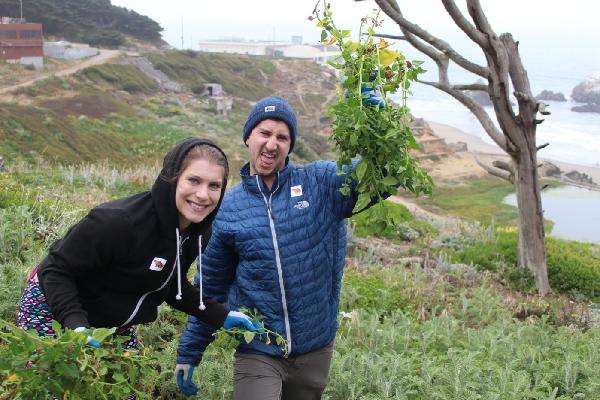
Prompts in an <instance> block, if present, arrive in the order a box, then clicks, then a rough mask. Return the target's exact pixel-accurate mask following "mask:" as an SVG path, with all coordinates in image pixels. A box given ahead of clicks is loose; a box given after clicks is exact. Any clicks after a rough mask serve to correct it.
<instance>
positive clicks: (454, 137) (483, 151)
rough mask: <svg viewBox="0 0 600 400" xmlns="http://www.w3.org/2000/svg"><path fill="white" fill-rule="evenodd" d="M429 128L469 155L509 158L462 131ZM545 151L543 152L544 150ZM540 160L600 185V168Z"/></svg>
mask: <svg viewBox="0 0 600 400" xmlns="http://www.w3.org/2000/svg"><path fill="white" fill-rule="evenodd" d="M428 124H429V126H430V127H431V129H433V131H434V133H435V135H436V136H439V137H440V138H443V139H444V140H445V141H446V143H448V144H450V143H457V142H464V143H466V144H467V150H468V152H469V153H472V154H474V155H475V156H480V158H482V159H489V158H498V157H508V156H507V155H506V154H505V153H504V152H503V151H502V150H501V149H500V148H499V147H498V146H496V145H495V144H489V143H487V142H484V141H483V140H482V139H481V138H479V137H477V136H474V135H471V134H469V133H466V132H463V131H461V130H460V129H457V128H454V127H452V126H449V125H444V124H440V123H437V122H429V121H428ZM542 151H543V150H542ZM540 160H545V161H549V162H551V163H553V164H554V165H556V166H557V167H559V168H560V169H561V170H562V171H563V172H570V171H573V170H575V171H578V172H582V173H585V174H587V175H588V176H589V177H591V178H592V180H593V181H594V183H596V184H600V167H593V166H588V165H578V164H575V163H566V162H562V161H556V160H551V159H546V158H544V157H541V158H540Z"/></svg>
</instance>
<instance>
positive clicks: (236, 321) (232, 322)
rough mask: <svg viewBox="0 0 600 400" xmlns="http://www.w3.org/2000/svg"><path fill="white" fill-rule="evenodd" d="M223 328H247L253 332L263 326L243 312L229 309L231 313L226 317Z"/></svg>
mask: <svg viewBox="0 0 600 400" xmlns="http://www.w3.org/2000/svg"><path fill="white" fill-rule="evenodd" d="M223 328H225V329H232V328H246V329H247V330H249V331H251V332H257V331H260V329H261V326H260V324H257V323H253V322H252V320H251V319H250V317H248V316H247V315H246V314H244V313H242V312H239V311H229V314H227V318H225V322H224V323H223Z"/></svg>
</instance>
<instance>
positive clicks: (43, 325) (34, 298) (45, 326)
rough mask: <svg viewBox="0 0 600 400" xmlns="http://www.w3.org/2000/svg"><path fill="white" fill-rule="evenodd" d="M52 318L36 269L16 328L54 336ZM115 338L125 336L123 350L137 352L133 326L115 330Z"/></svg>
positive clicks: (30, 276) (28, 286)
mask: <svg viewBox="0 0 600 400" xmlns="http://www.w3.org/2000/svg"><path fill="white" fill-rule="evenodd" d="M53 319H54V316H53V315H52V311H51V310H50V305H48V302H47V301H46V296H44V293H42V289H41V288H40V283H39V281H38V278H37V267H36V268H35V269H34V270H33V271H32V273H31V274H30V275H29V279H28V281H27V287H26V288H25V291H24V292H23V295H22V296H21V299H20V300H19V312H18V314H17V326H19V327H21V328H23V329H25V330H30V329H35V330H36V331H37V333H38V335H39V336H42V337H44V336H54V334H55V332H54V330H53V329H52V320H53ZM115 336H126V337H128V339H126V340H125V341H124V342H123V349H124V350H137V349H139V348H140V343H139V342H138V339H137V333H136V329H135V326H127V327H120V328H117V331H116V332H115Z"/></svg>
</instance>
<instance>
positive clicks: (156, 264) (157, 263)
mask: <svg viewBox="0 0 600 400" xmlns="http://www.w3.org/2000/svg"><path fill="white" fill-rule="evenodd" d="M166 264H167V260H165V259H164V258H160V257H154V260H152V264H150V271H162V269H163V268H164V267H165V265H166Z"/></svg>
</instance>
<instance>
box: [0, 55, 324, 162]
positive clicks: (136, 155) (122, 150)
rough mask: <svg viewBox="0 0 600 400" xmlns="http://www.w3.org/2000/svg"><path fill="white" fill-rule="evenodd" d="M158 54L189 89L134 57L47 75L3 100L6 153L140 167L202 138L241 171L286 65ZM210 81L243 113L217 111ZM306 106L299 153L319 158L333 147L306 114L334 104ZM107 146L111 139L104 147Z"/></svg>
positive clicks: (296, 70)
mask: <svg viewBox="0 0 600 400" xmlns="http://www.w3.org/2000/svg"><path fill="white" fill-rule="evenodd" d="M148 58H149V59H150V60H152V62H153V63H154V66H155V67H156V68H157V69H160V70H162V71H163V72H165V73H166V74H167V75H168V76H169V77H170V78H171V79H172V80H174V81H177V82H179V83H180V84H182V85H183V87H184V91H183V92H181V93H173V92H165V91H162V90H161V89H160V88H159V85H158V84H157V83H156V81H155V80H154V79H153V78H151V77H149V76H147V75H145V74H144V73H142V72H141V71H140V70H139V69H138V68H137V67H136V66H134V65H132V64H128V63H127V60H126V59H122V60H121V61H120V62H119V63H114V64H102V65H97V66H93V67H89V68H87V69H84V70H82V71H80V72H79V73H77V74H75V75H71V76H68V77H62V78H57V77H52V78H48V79H44V80H41V81H38V82H37V83H36V84H34V85H32V86H28V87H25V88H20V89H18V90H16V91H15V92H13V93H12V94H11V95H10V96H8V97H6V99H7V100H5V101H6V103H4V104H2V106H0V155H2V156H4V158H5V160H6V162H7V163H9V164H10V163H14V162H16V161H17V160H28V161H35V160H36V159H38V158H42V159H44V160H49V161H53V162H58V163H79V162H98V161H102V160H107V159H108V160H112V162H113V163H117V164H120V165H132V164H134V163H139V162H143V161H148V160H152V161H153V160H155V159H160V158H162V156H163V155H164V150H165V149H166V148H168V147H169V146H171V145H172V144H174V143H175V142H176V141H177V140H180V139H182V138H184V137H188V136H193V135H199V136H206V137H209V138H212V139H213V140H215V141H216V142H217V143H218V144H220V145H221V146H222V147H223V148H224V149H225V151H226V152H227V154H228V155H229V157H230V159H231V163H232V172H233V173H234V174H235V173H237V169H238V167H240V166H241V165H242V163H243V162H244V159H245V157H246V149H245V146H244V145H243V143H242V141H241V130H242V126H243V124H244V121H245V118H246V115H247V112H248V109H249V108H250V106H251V104H252V101H256V100H258V99H259V98H261V97H263V96H267V95H271V94H275V93H280V91H279V89H280V86H277V85H274V84H273V83H274V82H275V81H276V77H277V76H278V74H280V73H281V72H279V70H278V67H277V65H275V64H274V63H272V62H271V61H270V60H268V59H266V58H258V57H247V56H237V55H215V54H205V53H195V52H190V51H185V52H180V51H168V52H164V53H163V52H156V53H152V54H149V55H148ZM280 63H283V65H285V66H287V65H288V63H286V61H280ZM309 64H310V65H309ZM289 65H290V66H291V70H292V72H291V73H292V74H296V75H298V76H301V75H302V74H304V71H305V70H308V69H309V68H310V69H315V68H316V69H317V70H321V71H322V70H323V68H322V67H318V66H316V65H313V64H312V63H309V62H302V63H300V64H298V65H296V63H289ZM13 73H18V71H13ZM328 79H329V78H328ZM209 82H210V83H220V84H222V85H223V87H224V89H225V91H226V93H227V95H229V96H231V97H232V98H233V110H232V112H230V113H229V114H228V115H227V116H223V115H219V114H217V113H216V110H215V109H214V105H213V104H212V103H211V102H210V101H209V99H208V98H207V97H206V96H205V95H203V94H202V92H204V86H203V85H204V84H205V83H209ZM315 85H317V86H318V87H319V88H321V89H320V96H321V97H322V98H323V97H325V96H327V95H328V94H329V93H331V89H329V88H328V87H327V85H325V84H323V85H322V84H320V83H319V80H318V79H316V80H315ZM311 95H313V96H314V95H315V94H312V93H311ZM2 101H3V100H2V96H0V104H1V103H2ZM297 111H298V114H299V118H300V119H301V124H300V128H299V139H298V145H297V149H296V151H295V154H294V155H293V158H294V160H297V161H309V160H312V159H315V158H317V157H319V156H320V155H321V154H323V153H324V152H326V151H327V149H328V146H327V144H326V141H325V139H324V138H323V137H322V136H319V135H317V134H316V133H315V129H313V127H312V126H310V125H309V126H307V124H305V123H304V122H303V119H304V120H309V119H311V120H314V118H312V115H313V114H314V113H317V112H319V113H321V114H325V105H324V104H323V103H321V104H318V105H313V106H311V107H310V108H308V109H305V108H303V107H297ZM325 122H326V121H325ZM98 143H103V145H102V146H101V147H100V148H99V147H98Z"/></svg>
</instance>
